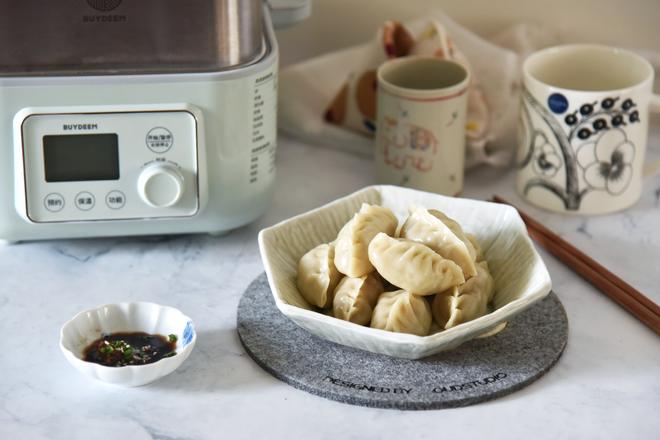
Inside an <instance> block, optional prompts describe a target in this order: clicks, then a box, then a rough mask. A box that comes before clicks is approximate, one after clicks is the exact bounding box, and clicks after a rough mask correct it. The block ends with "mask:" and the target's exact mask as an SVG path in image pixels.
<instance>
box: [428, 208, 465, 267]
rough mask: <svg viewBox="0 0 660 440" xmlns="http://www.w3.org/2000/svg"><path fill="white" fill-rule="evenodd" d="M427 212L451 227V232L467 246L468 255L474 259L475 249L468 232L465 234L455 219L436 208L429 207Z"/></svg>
mask: <svg viewBox="0 0 660 440" xmlns="http://www.w3.org/2000/svg"><path fill="white" fill-rule="evenodd" d="M429 214H431V215H432V216H434V217H436V218H437V219H439V220H440V221H442V223H444V224H445V225H447V227H448V228H449V229H451V232H453V233H454V235H456V236H457V237H458V239H459V240H461V241H462V242H463V243H464V244H465V247H467V249H468V252H469V253H470V256H471V257H472V259H475V257H476V250H475V249H474V246H473V244H472V242H471V241H470V239H469V238H468V234H466V233H465V232H464V231H463V228H461V225H459V224H458V222H457V221H456V220H454V219H453V218H451V217H448V216H446V215H445V214H444V213H443V212H441V211H438V210H437V209H429Z"/></svg>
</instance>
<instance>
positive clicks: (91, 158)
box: [43, 133, 119, 182]
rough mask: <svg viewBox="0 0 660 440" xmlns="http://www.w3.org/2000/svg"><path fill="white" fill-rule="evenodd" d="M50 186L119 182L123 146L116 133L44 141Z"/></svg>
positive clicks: (50, 138) (51, 137) (60, 136)
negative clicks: (54, 184)
mask: <svg viewBox="0 0 660 440" xmlns="http://www.w3.org/2000/svg"><path fill="white" fill-rule="evenodd" d="M43 144H44V168H45V170H46V182H79V181H86V180H117V179H119V144H118V141H117V135H116V134H115V133H100V134H66V135H48V136H44V137H43Z"/></svg>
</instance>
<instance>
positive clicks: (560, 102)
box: [548, 93, 568, 115]
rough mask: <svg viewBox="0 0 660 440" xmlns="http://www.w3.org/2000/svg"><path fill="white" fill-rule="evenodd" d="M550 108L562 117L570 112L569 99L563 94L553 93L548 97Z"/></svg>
mask: <svg viewBox="0 0 660 440" xmlns="http://www.w3.org/2000/svg"><path fill="white" fill-rule="evenodd" d="M548 107H550V110H552V112H553V113H556V114H558V115H561V114H562V113H564V112H565V111H566V110H568V99H566V97H565V96H564V95H562V94H561V93H553V94H552V95H550V96H548Z"/></svg>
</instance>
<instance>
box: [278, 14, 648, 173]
mask: <svg viewBox="0 0 660 440" xmlns="http://www.w3.org/2000/svg"><path fill="white" fill-rule="evenodd" d="M430 20H437V21H438V22H440V23H441V24H442V25H444V26H445V28H446V29H447V31H448V33H449V35H450V36H451V38H452V39H453V40H454V42H455V43H456V46H457V47H458V48H460V50H461V52H462V53H463V54H465V57H466V58H467V59H468V61H469V62H470V64H471V66H472V69H473V72H474V74H475V76H476V77H478V78H479V83H480V87H481V89H482V91H483V93H484V97H485V100H486V103H487V105H488V110H489V121H488V123H487V127H486V130H487V135H486V136H485V138H484V142H479V143H469V144H468V151H467V158H466V166H467V167H472V166H475V165H478V164H481V163H487V164H491V165H496V166H504V165H508V164H510V163H511V157H512V155H513V153H514V151H515V147H516V139H515V137H516V136H515V133H516V124H517V119H518V110H519V104H520V103H519V99H520V98H519V95H518V90H519V87H520V83H521V81H520V79H521V69H520V66H521V64H522V61H523V60H524V58H525V57H526V56H527V55H528V54H529V53H531V52H534V51H536V50H538V49H541V48H544V47H549V46H554V45H557V44H561V43H563V41H562V39H561V38H560V37H559V36H558V35H557V34H556V33H555V32H554V31H553V30H552V29H551V28H548V27H544V26H541V25H530V24H524V23H523V24H518V25H514V26H512V27H510V28H507V29H504V30H503V31H502V32H500V33H498V34H496V35H493V36H491V38H489V40H485V39H484V38H482V37H480V36H478V35H477V34H475V33H473V32H472V31H470V30H468V29H466V28H464V27H463V26H461V25H459V24H457V23H455V22H454V21H452V20H451V19H450V18H449V17H447V16H446V15H445V14H444V13H442V12H441V11H434V12H431V13H430V14H428V15H427V16H425V17H424V18H420V19H417V20H413V21H410V22H406V23H404V24H405V26H406V27H407V28H408V29H410V30H411V31H412V32H420V30H421V29H422V28H423V27H424V26H425V25H427V24H428V23H429V21H430ZM374 31H375V30H374ZM370 50H371V44H370V43H365V44H363V45H360V46H355V47H351V48H348V49H344V50H341V51H338V52H332V53H328V54H325V55H321V56H319V57H316V58H312V59H310V60H307V61H304V62H302V63H299V64H296V65H293V66H290V67H288V68H286V69H284V70H283V71H282V72H281V73H280V80H279V96H280V101H279V121H278V122H279V127H280V129H281V130H282V131H283V132H285V133H287V134H290V135H293V136H295V137H298V138H300V139H302V140H303V141H306V142H309V143H310V144H312V145H321V146H326V147H330V148H336V149H341V150H344V151H348V152H351V153H354V154H359V155H364V156H369V155H371V154H372V150H373V148H372V147H373V139H372V138H371V137H369V136H367V135H364V134H361V133H358V132H355V131H351V130H348V129H346V128H343V127H340V126H336V125H333V124H330V123H328V122H326V121H325V120H324V118H323V115H324V111H325V109H326V108H327V106H328V104H329V103H330V101H331V100H332V99H333V97H334V96H335V94H336V93H337V91H338V90H339V89H340V88H341V86H342V85H343V84H344V82H345V81H346V77H347V74H348V73H350V72H351V71H353V70H354V69H355V68H357V67H358V66H360V65H361V64H362V62H363V60H364V58H365V57H367V56H369V53H370V52H369V51H370ZM637 52H639V53H640V54H642V55H643V56H646V57H647V58H648V59H649V60H650V61H651V63H652V64H654V66H655V67H656V70H657V69H658V66H660V54H657V53H648V52H640V51H637Z"/></svg>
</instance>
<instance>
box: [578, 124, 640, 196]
mask: <svg viewBox="0 0 660 440" xmlns="http://www.w3.org/2000/svg"><path fill="white" fill-rule="evenodd" d="M634 157H635V146H634V145H633V144H632V142H630V141H629V140H628V138H627V137H626V133H625V132H624V131H623V130H621V129H612V130H609V131H606V132H604V133H603V134H601V135H600V137H598V139H596V140H595V141H593V142H586V143H584V144H582V146H580V148H579V149H578V150H577V161H578V164H579V165H580V167H582V169H583V170H584V180H585V181H586V182H587V184H588V185H589V186H590V187H592V188H594V189H599V190H605V191H607V192H608V193H610V194H612V195H619V194H621V193H623V191H625V189H626V188H627V187H628V185H629V184H630V180H631V179H632V162H633V159H634Z"/></svg>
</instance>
